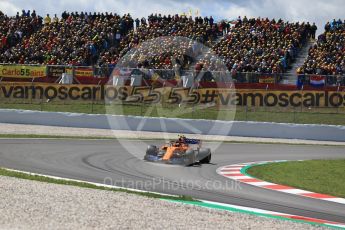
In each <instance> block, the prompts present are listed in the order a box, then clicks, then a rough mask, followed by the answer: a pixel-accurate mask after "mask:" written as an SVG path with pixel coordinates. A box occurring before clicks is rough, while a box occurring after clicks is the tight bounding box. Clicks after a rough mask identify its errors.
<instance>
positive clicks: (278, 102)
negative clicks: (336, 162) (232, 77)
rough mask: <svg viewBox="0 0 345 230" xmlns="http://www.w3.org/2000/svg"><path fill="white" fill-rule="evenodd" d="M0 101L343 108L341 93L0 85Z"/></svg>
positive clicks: (23, 84)
mask: <svg viewBox="0 0 345 230" xmlns="http://www.w3.org/2000/svg"><path fill="white" fill-rule="evenodd" d="M0 98H5V99H6V98H8V99H12V98H13V99H16V98H17V99H49V100H75V101H78V100H79V101H87V100H93V101H105V102H112V101H119V102H126V103H148V104H150V103H151V104H154V103H168V104H176V105H178V104H214V105H217V106H234V105H235V106H257V107H335V108H338V107H345V92H336V91H297V90H296V91H275V90H250V89H240V90H236V89H189V88H173V87H164V88H151V87H129V86H123V87H114V86H107V85H101V86H96V85H58V84H34V85H32V84H30V83H5V82H4V83H1V84H0Z"/></svg>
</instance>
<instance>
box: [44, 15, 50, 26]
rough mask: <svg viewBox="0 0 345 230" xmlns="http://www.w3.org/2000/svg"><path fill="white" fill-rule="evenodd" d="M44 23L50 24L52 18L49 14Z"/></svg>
mask: <svg viewBox="0 0 345 230" xmlns="http://www.w3.org/2000/svg"><path fill="white" fill-rule="evenodd" d="M43 21H44V25H47V24H50V23H51V21H52V20H51V18H50V17H49V14H47V16H46V17H45V18H44V20H43Z"/></svg>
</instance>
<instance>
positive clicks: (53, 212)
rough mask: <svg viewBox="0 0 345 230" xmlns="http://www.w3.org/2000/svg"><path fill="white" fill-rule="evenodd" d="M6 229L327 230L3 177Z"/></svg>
mask: <svg viewBox="0 0 345 230" xmlns="http://www.w3.org/2000/svg"><path fill="white" fill-rule="evenodd" d="M0 217H1V218H0V228H1V229H323V227H316V226H312V225H309V224H303V223H295V222H290V221H283V220H276V219H269V218H265V217H257V216H254V215H247V214H240V213H232V212H227V211H221V210H214V209H209V208H202V207H196V206H192V205H185V204H177V203H171V202H167V201H162V200H159V199H153V198H146V197H143V196H138V195H132V194H127V193H123V192H112V191H103V190H98V189H88V188H80V187H75V186H66V185H58V184H49V183H43V182H38V181H27V180H23V179H17V178H11V177H4V176H0Z"/></svg>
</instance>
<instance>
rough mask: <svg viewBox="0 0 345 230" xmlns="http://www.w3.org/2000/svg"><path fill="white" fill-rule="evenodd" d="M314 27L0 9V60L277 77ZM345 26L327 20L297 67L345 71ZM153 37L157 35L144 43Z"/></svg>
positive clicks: (244, 20) (321, 71)
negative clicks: (224, 71)
mask: <svg viewBox="0 0 345 230" xmlns="http://www.w3.org/2000/svg"><path fill="white" fill-rule="evenodd" d="M232 24H233V25H232ZM316 30H317V27H316V25H315V24H313V25H310V24H309V23H298V22H297V23H289V22H284V21H283V20H281V19H279V20H277V21H276V20H274V19H273V20H269V19H267V18H266V19H264V18H250V19H248V18H247V17H244V18H240V17H239V18H238V19H237V20H235V21H233V22H227V21H220V22H218V23H216V22H215V21H214V19H213V18H212V16H211V17H204V18H202V17H199V16H198V17H195V18H193V17H191V16H186V15H177V14H176V15H161V14H151V15H149V16H148V17H147V18H144V17H143V18H141V19H140V18H136V19H134V18H132V16H131V15H130V14H125V15H123V16H120V15H118V14H114V13H108V12H106V13H96V12H94V13H91V12H89V13H87V12H63V13H62V15H59V16H57V15H56V14H55V15H49V14H47V15H46V16H45V17H41V16H38V15H37V14H36V12H35V11H34V10H33V11H32V12H30V11H27V12H26V11H25V10H23V11H22V13H21V14H20V13H19V12H18V13H17V15H16V16H13V17H8V16H6V15H5V14H4V13H2V12H1V11H0V39H1V40H0V41H1V43H0V51H1V54H2V55H1V56H0V63H15V64H48V65H77V66H99V67H109V66H112V67H113V66H115V65H116V64H117V63H118V62H119V60H122V61H123V63H124V62H125V63H126V64H127V65H129V66H130V67H134V68H136V67H139V68H153V69H175V70H176V69H190V68H191V67H192V68H195V70H207V71H210V70H219V67H220V66H222V64H225V66H226V68H227V69H228V70H229V71H231V73H234V74H236V73H238V72H254V73H273V74H280V73H283V72H285V71H286V70H287V69H288V68H289V67H290V66H291V64H292V62H293V61H294V60H295V58H296V57H297V55H298V52H299V50H300V48H301V47H302V46H303V45H305V42H306V40H307V39H310V38H311V39H313V38H315V33H316ZM344 31H345V21H344V22H342V21H341V20H338V21H336V20H334V21H333V22H330V23H327V25H326V26H325V33H324V34H321V35H320V36H319V37H318V41H317V44H316V45H314V46H313V47H311V48H310V50H309V56H308V59H307V60H306V62H305V63H304V65H303V66H302V67H301V68H300V69H299V71H300V72H301V73H312V74H315V73H317V74H344V73H345V55H343V54H344V51H345V33H344ZM154 38H159V39H158V40H157V41H156V42H155V43H152V42H151V43H150V45H149V46H145V42H146V41H151V39H154ZM179 38H181V39H180V40H179ZM182 38H189V39H191V41H187V40H184V39H182ZM200 44H203V45H206V46H208V47H212V50H213V52H207V53H206V55H204V58H202V59H200V58H198V59H196V57H198V56H199V55H200V54H201V53H202V51H203V50H202V48H201V47H200ZM146 45H147V44H146ZM123 63H122V64H123Z"/></svg>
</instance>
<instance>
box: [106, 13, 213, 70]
mask: <svg viewBox="0 0 345 230" xmlns="http://www.w3.org/2000/svg"><path fill="white" fill-rule="evenodd" d="M135 24H136V26H135V27H136V29H135V30H132V31H130V32H129V33H128V34H127V35H125V36H124V37H123V38H122V39H121V42H120V46H119V47H114V48H113V49H110V50H109V52H105V54H104V55H102V56H101V59H100V63H108V62H109V60H110V59H111V58H112V57H114V56H117V58H122V59H125V61H126V62H127V63H129V64H130V66H131V67H144V68H153V69H172V68H174V67H175V65H179V66H181V67H182V68H186V67H187V66H188V65H189V64H190V63H192V62H193V59H194V57H195V56H197V52H196V47H195V45H193V44H194V43H193V42H185V41H182V40H183V39H182V38H181V43H179V42H176V39H169V38H166V39H164V37H183V38H190V39H192V40H194V41H196V42H198V43H200V44H209V45H211V43H212V42H213V41H214V40H215V39H216V38H217V37H218V32H219V31H218V29H217V25H216V24H214V20H213V18H212V17H210V18H208V17H205V18H201V17H196V18H195V19H193V18H192V17H187V16H185V15H173V16H171V15H167V16H166V15H163V16H162V15H161V14H155V15H153V14H152V15H150V16H149V17H148V19H147V20H146V19H145V18H142V19H141V20H139V19H136V20H135ZM155 38H161V39H158V40H156V41H152V42H151V39H155ZM145 41H150V44H145V46H146V47H143V46H144V45H143V43H145ZM189 43H190V44H189ZM138 47H140V48H139V49H138ZM133 48H137V49H134V50H133V52H131V55H127V54H128V51H130V50H132V49H133Z"/></svg>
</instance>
